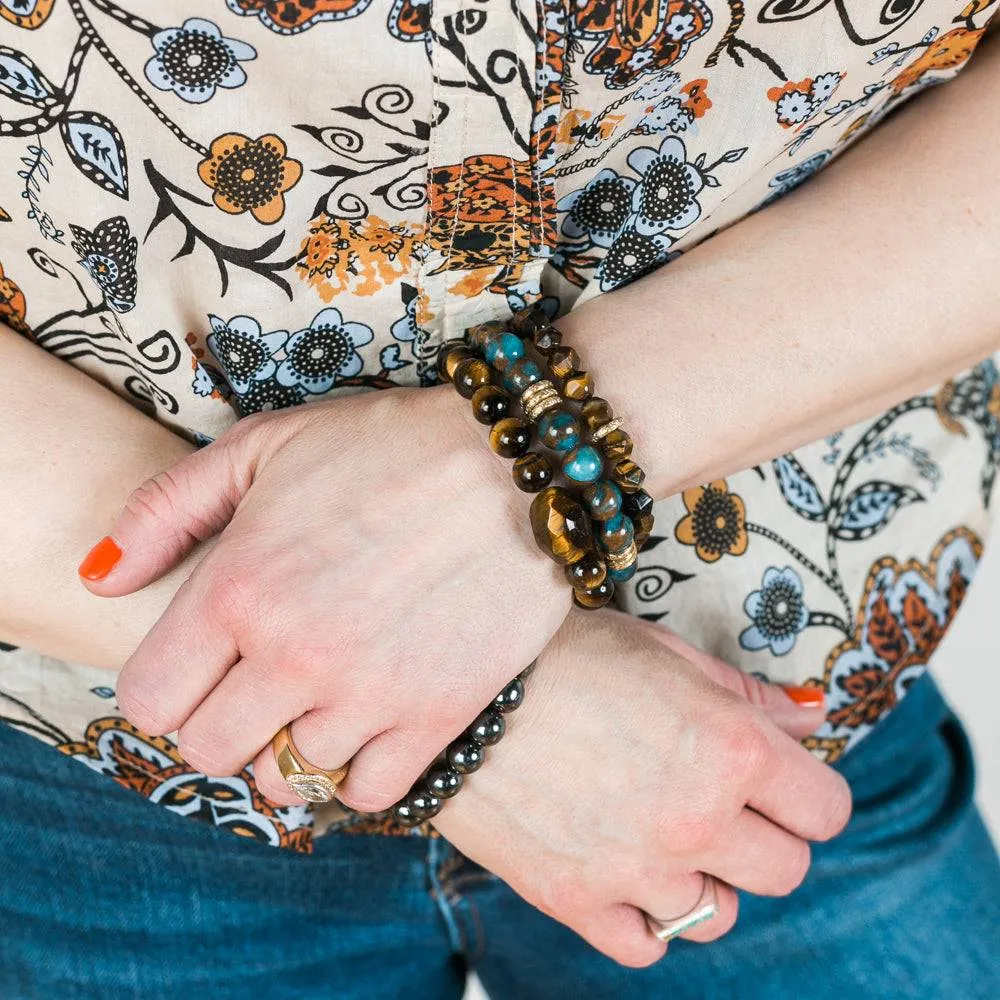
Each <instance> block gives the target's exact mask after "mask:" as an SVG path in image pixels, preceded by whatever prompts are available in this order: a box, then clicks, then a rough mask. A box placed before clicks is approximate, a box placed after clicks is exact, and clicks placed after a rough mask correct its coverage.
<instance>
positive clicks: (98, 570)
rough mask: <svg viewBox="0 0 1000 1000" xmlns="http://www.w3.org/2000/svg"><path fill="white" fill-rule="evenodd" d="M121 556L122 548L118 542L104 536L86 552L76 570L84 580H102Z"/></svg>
mask: <svg viewBox="0 0 1000 1000" xmlns="http://www.w3.org/2000/svg"><path fill="white" fill-rule="evenodd" d="M121 557H122V550H121V548H119V546H118V543H117V542H116V541H115V540H114V539H113V538H111V537H110V536H105V537H104V538H102V539H101V540H100V541H99V542H98V543H97V544H96V545H95V546H94V547H93V548H92V549H91V550H90V551H89V552H88V553H87V555H86V556H85V557H84V560H83V562H82V563H80V568H79V569H78V570H77V572H78V573H79V574H80V576H82V577H83V578H84V580H103V579H104V578H105V577H106V576H107V575H108V574H109V573H110V572H111V571H112V570H113V569H114V568H115V565H116V563H117V562H118V560H119V559H121Z"/></svg>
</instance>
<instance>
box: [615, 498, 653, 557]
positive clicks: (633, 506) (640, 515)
mask: <svg viewBox="0 0 1000 1000" xmlns="http://www.w3.org/2000/svg"><path fill="white" fill-rule="evenodd" d="M654 502H655V501H654V500H653V498H652V497H651V496H650V495H649V494H648V493H647V492H646V491H645V490H636V491H635V492H634V493H626V494H625V500H624V504H623V507H622V509H623V510H624V512H625V513H626V514H628V516H629V517H630V518H632V524H633V525H635V545H636V548H637V549H641V548H642V547H643V545H645V544H646V542H647V540H648V539H649V536H650V535H651V534H652V532H653V504H654Z"/></svg>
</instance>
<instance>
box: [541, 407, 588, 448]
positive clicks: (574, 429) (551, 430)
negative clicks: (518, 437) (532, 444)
mask: <svg viewBox="0 0 1000 1000" xmlns="http://www.w3.org/2000/svg"><path fill="white" fill-rule="evenodd" d="M538 440H539V441H541V442H542V444H544V445H545V447H546V448H551V449H552V450H553V451H571V450H572V449H573V448H575V447H576V446H577V445H578V444H579V443H580V425H579V424H578V423H577V421H576V417H574V416H573V414H572V413H570V412H569V410H563V409H559V410H549V411H548V412H547V413H546V414H544V416H542V418H541V419H540V420H539V421H538Z"/></svg>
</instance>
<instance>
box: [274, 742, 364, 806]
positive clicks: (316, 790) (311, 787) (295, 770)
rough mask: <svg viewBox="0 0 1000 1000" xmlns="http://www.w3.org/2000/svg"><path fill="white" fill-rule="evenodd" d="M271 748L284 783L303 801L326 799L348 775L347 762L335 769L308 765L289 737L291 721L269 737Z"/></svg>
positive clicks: (331, 795)
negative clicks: (330, 769) (271, 737)
mask: <svg viewBox="0 0 1000 1000" xmlns="http://www.w3.org/2000/svg"><path fill="white" fill-rule="evenodd" d="M271 749H272V750H273V751H274V759H275V761H276V762H277V765H278V770H279V771H280V772H281V776H282V777H283V778H284V779H285V783H286V784H287V785H288V787H289V788H290V789H291V790H292V791H293V792H295V794H296V795H298V796H300V797H301V798H303V799H305V800H306V802H329V801H330V799H332V798H333V795H334V793H335V792H336V791H337V786H338V785H339V784H340V783H341V782H342V781H343V780H344V778H346V777H347V769H348V767H349V766H350V765H349V764H345V765H344V766H343V767H338V768H337V769H336V770H335V771H325V770H323V768H321V767H316V766H314V765H313V764H310V763H309V761H307V760H306V759H305V757H303V756H302V754H301V753H299V751H298V749H297V748H296V746H295V743H294V741H293V740H292V726H291V723H289V724H288V725H287V726H284V727H283V728H282V729H280V730H279V731H278V733H277V734H276V735H275V737H274V739H273V740H271Z"/></svg>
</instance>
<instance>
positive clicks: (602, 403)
mask: <svg viewBox="0 0 1000 1000" xmlns="http://www.w3.org/2000/svg"><path fill="white" fill-rule="evenodd" d="M614 415H615V414H614V411H613V410H612V409H611V404H610V403H609V402H608V401H607V400H606V399H602V398H601V397H600V396H591V397H590V399H588V400H586V401H585V402H584V403H583V405H582V406H581V407H580V419H581V420H582V421H583V424H584V426H585V427H586V428H587V430H588V431H590V433H591V434H593V433H594V431H596V430H597V428H598V427H603V426H604V425H605V424H606V423H607V422H608V421H609V420H611V419H612V418H613V417H614Z"/></svg>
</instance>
